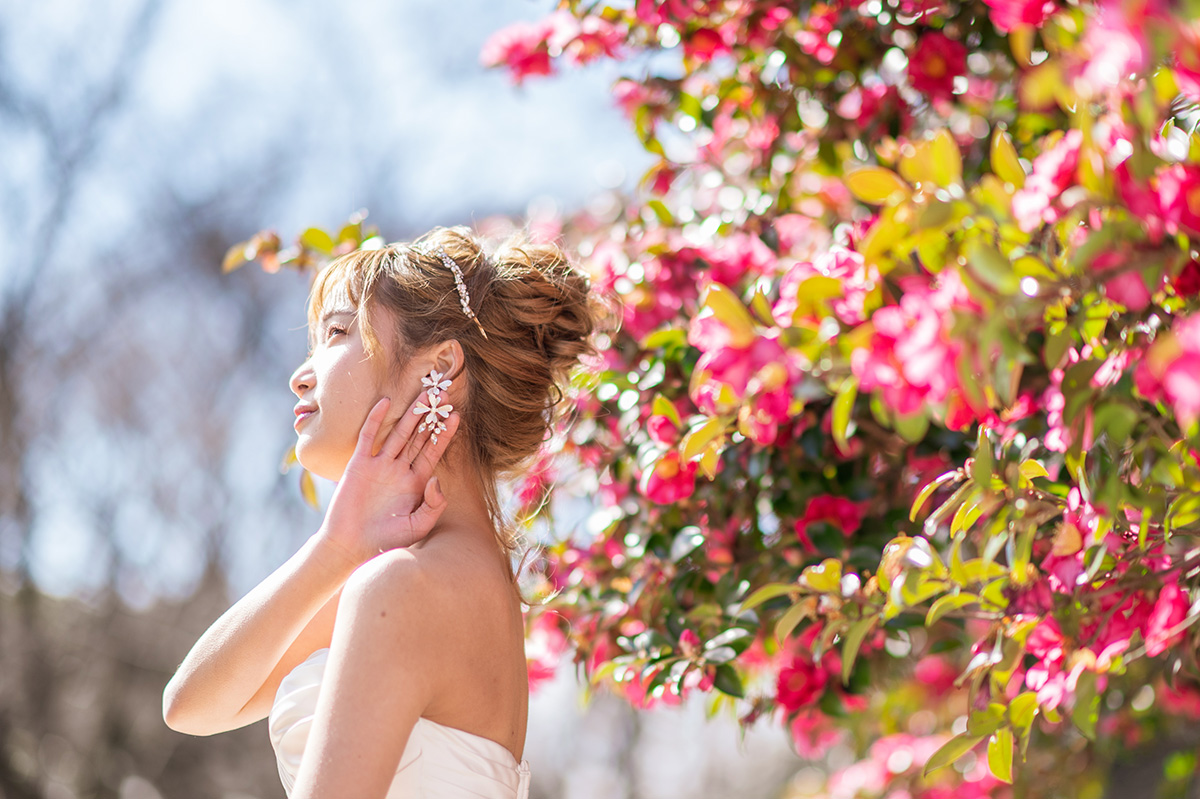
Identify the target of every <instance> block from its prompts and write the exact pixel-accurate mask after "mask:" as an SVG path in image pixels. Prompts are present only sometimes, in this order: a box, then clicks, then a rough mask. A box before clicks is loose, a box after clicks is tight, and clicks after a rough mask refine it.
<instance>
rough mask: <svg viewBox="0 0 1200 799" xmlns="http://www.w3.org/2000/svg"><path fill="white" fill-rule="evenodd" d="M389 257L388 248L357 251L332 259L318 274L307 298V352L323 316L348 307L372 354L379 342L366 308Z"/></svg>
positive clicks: (365, 346)
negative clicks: (336, 309) (332, 310)
mask: <svg viewBox="0 0 1200 799" xmlns="http://www.w3.org/2000/svg"><path fill="white" fill-rule="evenodd" d="M391 254H392V252H391V249H390V248H384V249H380V250H357V251H355V252H352V253H348V254H347V255H343V256H342V257H340V258H337V259H335V260H334V261H332V262H331V263H330V264H329V265H328V266H326V267H325V268H324V269H322V270H321V271H320V272H319V273H318V274H317V277H316V279H315V280H313V285H312V291H311V293H310V294H309V296H308V343H309V348H310V349H311V348H312V347H313V346H314V345H315V341H314V336H315V334H316V330H317V327H318V326H319V325H320V323H321V319H322V317H324V315H325V314H326V313H327V312H328V311H329V310H331V309H334V308H339V307H348V308H349V309H350V310H353V311H354V313H355V317H356V319H357V320H358V327H359V330H360V332H361V333H362V337H363V344H364V348H365V349H366V351H367V354H368V355H372V356H373V355H374V354H375V351H376V350H377V348H378V345H379V340H378V338H377V337H376V334H375V330H374V328H373V326H372V325H371V322H370V318H369V316H370V315H369V312H368V306H369V305H370V300H371V296H372V294H373V293H374V292H373V291H372V290H373V288H374V286H375V283H376V281H377V280H378V279H379V278H380V277H381V274H382V272H383V271H384V269H385V268H386V265H387V263H388V261H389V260H390V256H391Z"/></svg>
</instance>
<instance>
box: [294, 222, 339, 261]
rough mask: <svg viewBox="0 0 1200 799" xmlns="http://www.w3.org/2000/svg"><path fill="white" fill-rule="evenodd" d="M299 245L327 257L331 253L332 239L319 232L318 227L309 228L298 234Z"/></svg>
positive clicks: (321, 231)
mask: <svg viewBox="0 0 1200 799" xmlns="http://www.w3.org/2000/svg"><path fill="white" fill-rule="evenodd" d="M300 243H301V244H303V245H304V246H305V247H308V248H309V249H312V250H316V251H317V252H319V253H322V254H324V255H329V254H330V253H332V252H333V248H334V246H335V245H334V243H333V237H332V236H330V235H329V234H328V233H326V232H325V231H324V230H321V229H320V228H319V227H310V228H309V229H308V230H306V231H304V232H303V233H301V234H300Z"/></svg>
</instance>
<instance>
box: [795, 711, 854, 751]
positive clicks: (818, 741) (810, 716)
mask: <svg viewBox="0 0 1200 799" xmlns="http://www.w3.org/2000/svg"><path fill="white" fill-rule="evenodd" d="M788 730H789V731H790V732H791V733H792V746H793V747H794V748H795V750H796V754H798V755H799V756H800V757H803V758H806V759H808V760H817V759H819V758H821V757H822V756H824V755H825V753H826V752H828V751H829V749H830V747H832V746H833V745H834V744H835V743H837V742H838V741H839V740H840V739H841V738H842V735H843V733H842V731H841V730H839V729H838V727H837V725H836V724H834V723H832V720H831V719H830V718H829V717H828V716H826V715H825V714H823V713H822V712H821V711H819V710H817V709H816V708H810V709H808V710H802V711H800V712H799V713H797V714H796V715H795V716H793V717H792V720H791V722H789V723H788Z"/></svg>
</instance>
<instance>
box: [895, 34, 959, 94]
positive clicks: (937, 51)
mask: <svg viewBox="0 0 1200 799" xmlns="http://www.w3.org/2000/svg"><path fill="white" fill-rule="evenodd" d="M965 74H967V48H966V47H964V46H963V44H962V43H961V42H956V41H954V40H953V39H951V38H949V37H947V36H946V35H945V34H943V33H938V32H937V31H932V32H930V33H926V34H925V35H924V36H922V37H921V38H920V39H918V40H917V44H916V46H915V47H914V48H913V52H912V53H911V54H910V55H909V57H908V81H909V83H910V84H912V87H913V88H914V89H916V90H917V91H919V92H921V93H922V94H925V95H926V96H928V97H931V98H947V97H950V96H951V95H952V94H953V93H954V79H955V78H957V77H959V76H961V75H965Z"/></svg>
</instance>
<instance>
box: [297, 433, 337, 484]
mask: <svg viewBox="0 0 1200 799" xmlns="http://www.w3.org/2000/svg"><path fill="white" fill-rule="evenodd" d="M296 460H297V461H299V462H300V465H301V466H303V467H304V468H305V469H306V470H307V471H309V472H311V473H313V474H314V475H316V476H317V477H321V478H324V479H325V480H331V481H333V482H335V483H336V482H337V481H338V480H340V479H342V473H343V472H345V471H346V464H345V462H341V463H338V460H337V458H331V457H329V453H328V452H326V451H323V449H322V448H321V447H319V446H316V444H315V442H314V441H313V440H312V439H311V438H309V437H308V436H304V435H302V436H300V439H299V440H298V441H297V442H296Z"/></svg>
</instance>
